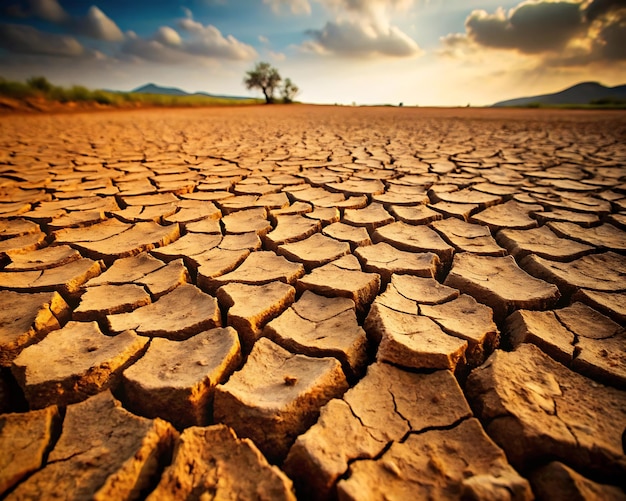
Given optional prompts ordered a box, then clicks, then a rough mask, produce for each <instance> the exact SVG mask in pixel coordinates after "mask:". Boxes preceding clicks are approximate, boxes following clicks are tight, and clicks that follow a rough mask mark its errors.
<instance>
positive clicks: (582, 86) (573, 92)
mask: <svg viewBox="0 0 626 501" xmlns="http://www.w3.org/2000/svg"><path fill="white" fill-rule="evenodd" d="M609 98H613V99H620V100H626V84H623V85H617V86H615V87H606V86H605V85H602V84H601V83H599V82H580V83H577V84H575V85H572V86H571V87H568V88H567V89H563V90H561V91H558V92H554V93H551V94H540V95H537V96H530V97H518V98H515V99H507V100H505V101H499V102H497V103H494V104H492V105H491V106H492V107H501V106H528V105H531V104H535V103H537V104H547V105H551V104H552V105H557V104H575V105H581V104H590V103H591V101H596V100H598V99H609Z"/></svg>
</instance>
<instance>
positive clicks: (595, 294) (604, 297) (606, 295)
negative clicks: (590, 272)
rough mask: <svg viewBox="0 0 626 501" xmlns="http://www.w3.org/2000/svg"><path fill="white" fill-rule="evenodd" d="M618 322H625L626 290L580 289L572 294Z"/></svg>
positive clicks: (574, 297) (575, 298) (576, 298)
mask: <svg viewBox="0 0 626 501" xmlns="http://www.w3.org/2000/svg"><path fill="white" fill-rule="evenodd" d="M573 299H574V300H577V301H582V302H583V303H585V304H588V305H590V306H593V307H594V308H595V309H597V310H599V311H601V312H603V313H605V314H606V315H608V316H609V317H611V318H612V319H614V320H617V321H618V322H622V323H624V322H626V292H600V291H592V290H586V289H581V290H579V291H578V292H577V293H576V294H574V296H573Z"/></svg>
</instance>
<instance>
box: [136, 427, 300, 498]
mask: <svg viewBox="0 0 626 501" xmlns="http://www.w3.org/2000/svg"><path fill="white" fill-rule="evenodd" d="M204 496H208V498H207V499H211V498H212V499H220V500H232V501H256V500H259V499H268V500H270V499H271V500H276V501H295V499H296V498H295V495H294V494H293V487H292V483H291V480H289V478H287V476H286V475H285V474H284V473H283V472H282V471H281V470H280V469H278V468H277V467H276V466H272V465H270V464H269V463H268V462H267V460H266V459H265V458H264V457H263V454H261V452H260V451H259V450H258V449H257V447H256V446H255V445H254V443H253V442H252V441H251V440H249V439H245V438H244V439H240V438H237V436H236V435H235V433H234V432H233V431H232V430H231V429H230V428H228V427H227V426H224V425H215V426H209V427H206V428H199V427H193V428H188V429H187V430H185V431H184V432H183V433H182V434H181V436H180V439H179V441H178V443H177V444H176V448H175V450H174V458H173V459H172V465H171V466H169V467H168V468H167V469H166V470H165V472H164V473H163V476H162V477H161V481H160V482H159V485H158V486H157V487H156V489H155V490H154V491H153V492H152V494H150V496H148V498H147V499H148V501H160V500H162V499H204Z"/></svg>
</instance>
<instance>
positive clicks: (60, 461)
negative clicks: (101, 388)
mask: <svg viewBox="0 0 626 501" xmlns="http://www.w3.org/2000/svg"><path fill="white" fill-rule="evenodd" d="M175 438H176V431H175V430H174V429H173V428H172V426H171V425H170V424H169V423H166V422H165V421H162V420H161V419H155V420H151V419H146V418H142V417H137V416H134V415H133V414H131V413H130V412H128V411H126V410H125V409H123V408H122V407H121V406H120V403H119V402H118V401H117V400H115V399H114V398H113V397H112V395H111V394H110V393H109V392H108V391H107V392H103V393H101V394H99V395H96V396H94V397H91V398H90V399H88V400H86V401H84V402H81V403H79V404H75V405H70V406H68V408H67V413H66V415H65V419H64V421H63V431H62V433H61V437H60V438H59V441H58V442H57V444H56V445H55V447H54V449H53V450H52V452H51V453H50V456H49V457H48V462H47V465H46V466H45V467H44V468H43V469H42V470H40V471H38V472H36V473H35V474H33V475H32V476H31V477H29V478H28V480H26V481H25V482H23V483H22V484H20V485H19V486H18V487H17V488H16V489H15V491H13V492H12V493H11V494H10V495H9V497H8V498H7V499H11V500H18V499H43V498H47V499H95V500H106V499H124V500H126V499H137V498H139V497H140V494H141V493H142V491H143V490H145V489H146V488H148V487H149V486H150V484H151V483H152V482H153V481H154V480H155V477H156V475H158V473H159V464H160V463H162V462H163V461H165V460H166V459H165V458H166V457H167V456H168V455H169V454H171V450H172V448H173V443H174V440H175Z"/></svg>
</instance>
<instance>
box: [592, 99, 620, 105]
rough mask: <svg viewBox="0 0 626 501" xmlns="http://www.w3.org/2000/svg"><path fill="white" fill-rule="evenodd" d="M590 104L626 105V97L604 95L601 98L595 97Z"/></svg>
mask: <svg viewBox="0 0 626 501" xmlns="http://www.w3.org/2000/svg"><path fill="white" fill-rule="evenodd" d="M589 104H596V105H599V106H624V105H626V99H620V98H618V97H603V98H601V99H594V100H593V101H590V102H589Z"/></svg>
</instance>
